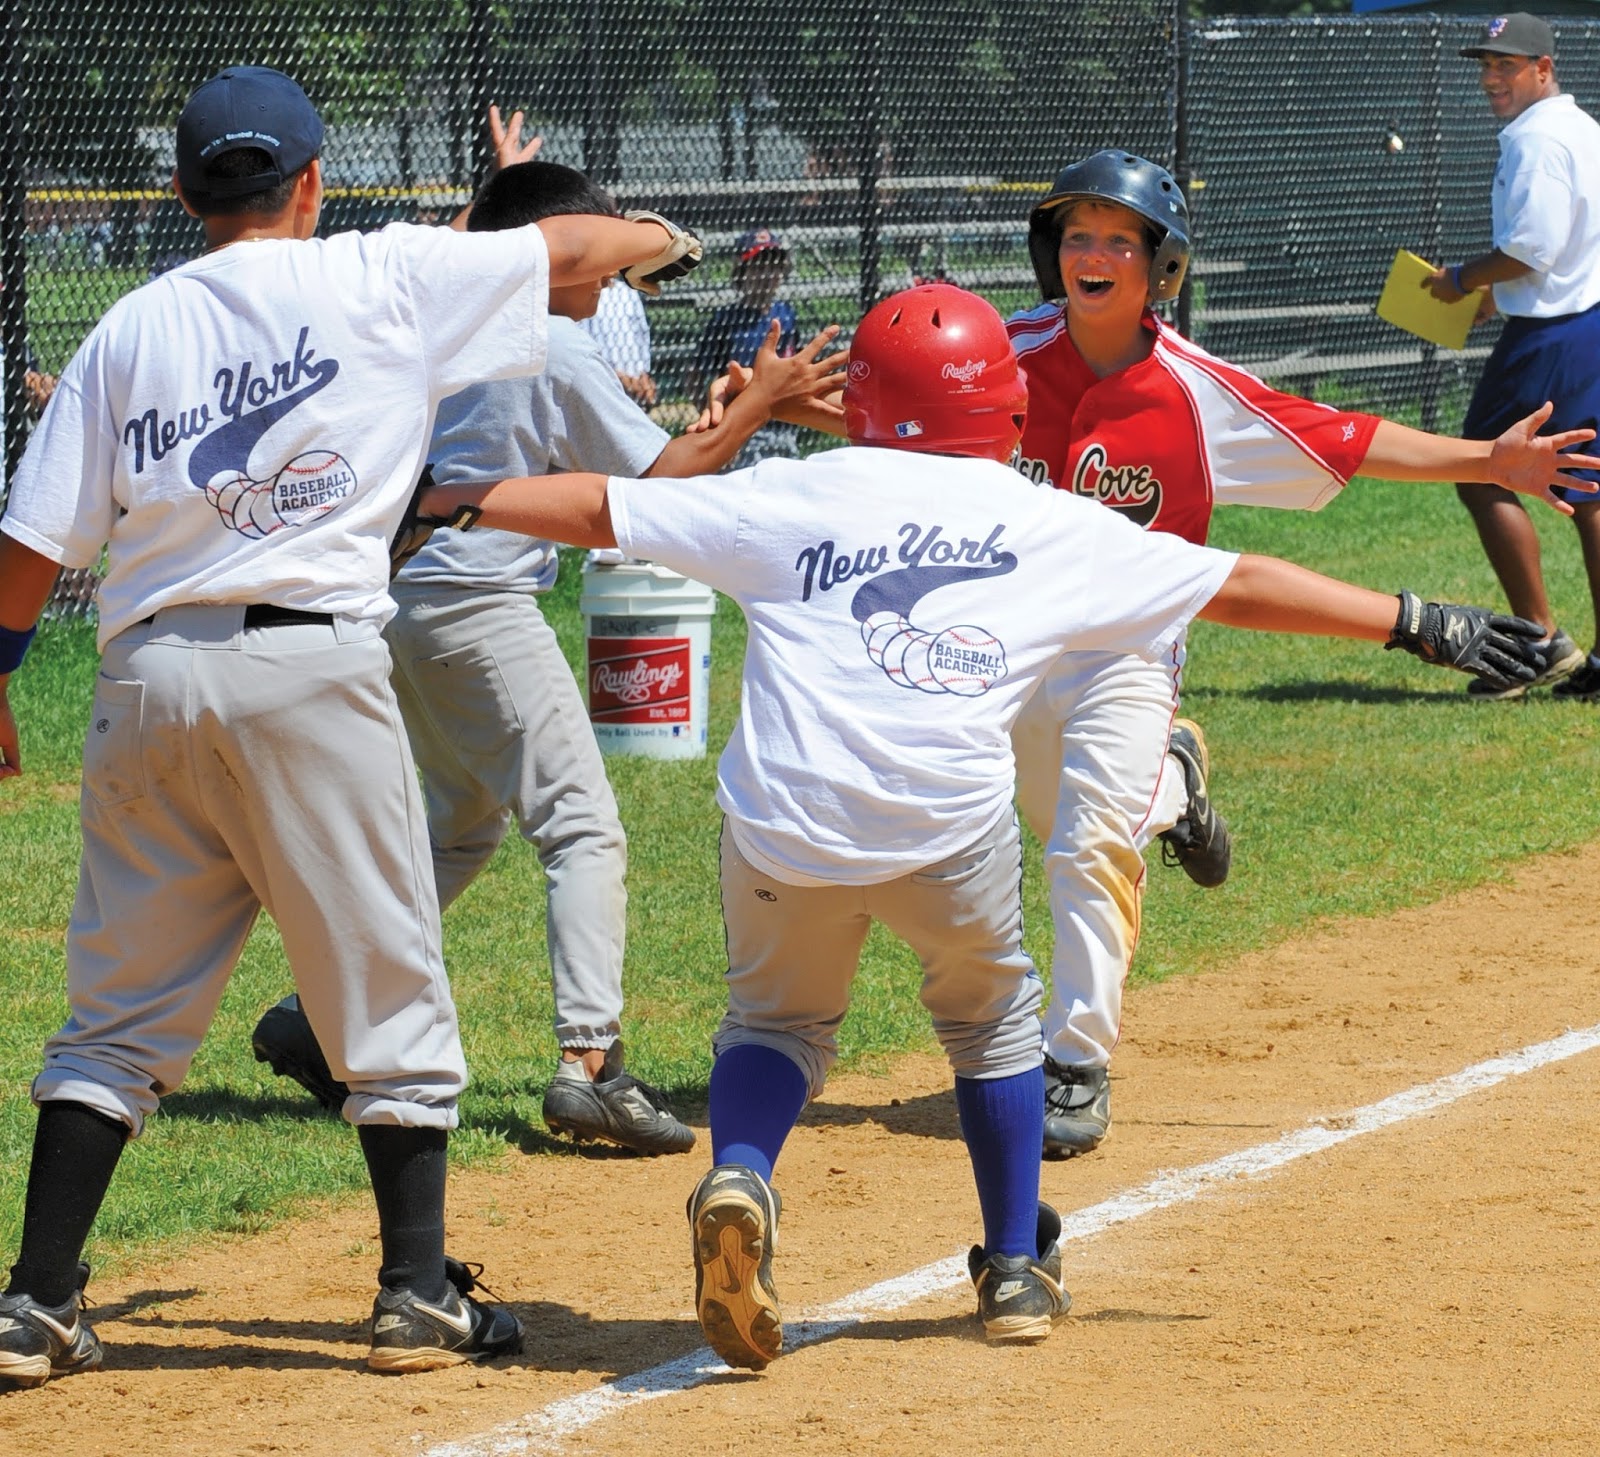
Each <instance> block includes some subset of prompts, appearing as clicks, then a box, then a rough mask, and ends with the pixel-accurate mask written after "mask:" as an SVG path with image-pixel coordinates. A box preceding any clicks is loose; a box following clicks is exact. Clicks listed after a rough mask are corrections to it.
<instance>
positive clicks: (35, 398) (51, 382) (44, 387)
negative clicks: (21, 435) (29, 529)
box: [0, 283, 56, 484]
mask: <svg viewBox="0 0 1600 1457" xmlns="http://www.w3.org/2000/svg"><path fill="white" fill-rule="evenodd" d="M4 292H5V284H4V283H0V293H4ZM3 317H4V313H3V310H0V318H3ZM5 342H6V341H5V338H4V334H3V331H0V383H3V382H4V380H5V359H6V349H5ZM23 357H24V358H25V359H26V361H27V373H26V374H25V375H24V382H25V389H26V400H27V409H28V418H29V419H30V420H37V419H38V418H39V416H40V415H42V414H43V413H44V407H45V406H46V405H48V404H49V403H50V396H51V395H52V394H54V393H55V388H56V377H55V375H53V374H46V373H45V372H44V371H43V370H42V369H40V368H39V361H38V359H37V358H36V357H35V355H34V352H33V346H32V345H29V344H24V346H23ZM5 458H6V413H5V410H4V409H3V408H0V472H3V471H4V468H5ZM0 484H3V483H0Z"/></svg>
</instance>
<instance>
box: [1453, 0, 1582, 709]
mask: <svg viewBox="0 0 1600 1457" xmlns="http://www.w3.org/2000/svg"><path fill="white" fill-rule="evenodd" d="M1461 54H1462V55H1463V56H1467V57H1470V58H1472V59H1473V60H1476V61H1477V63H1478V70H1479V77H1480V82H1481V84H1482V86H1483V91H1484V94H1485V95H1486V96H1487V97H1488V99H1489V109H1490V110H1491V111H1493V112H1494V114H1495V116H1496V117H1498V118H1499V119H1501V120H1502V121H1503V122H1505V126H1504V128H1503V129H1502V131H1501V133H1500V162H1499V165H1498V166H1497V167H1496V168H1495V174H1494V190H1493V193H1492V215H1493V235H1494V246H1493V248H1491V249H1490V250H1489V252H1487V253H1480V254H1479V255H1477V256H1476V257H1474V258H1469V259H1467V260H1466V262H1464V263H1458V264H1454V265H1451V266H1448V267H1445V268H1441V269H1439V270H1438V271H1437V272H1436V273H1434V275H1433V276H1432V278H1430V279H1429V280H1428V282H1427V284H1426V287H1428V288H1429V289H1430V291H1431V292H1432V293H1433V295H1434V297H1435V298H1438V299H1441V300H1443V301H1445V302H1447V303H1449V302H1453V301H1455V300H1456V299H1459V298H1462V297H1463V296H1464V295H1466V294H1467V293H1470V292H1473V291H1474V290H1484V296H1483V298H1484V301H1483V307H1482V309H1481V310H1480V313H1479V318H1480V320H1481V319H1484V318H1488V317H1490V316H1492V315H1493V314H1494V313H1495V312H1499V313H1500V314H1502V315H1504V316H1505V320H1506V324H1505V328H1504V330H1503V331H1502V333H1501V335H1500V338H1499V340H1498V342H1497V343H1496V344H1495V347H1494V351H1493V353H1491V354H1490V356H1489V359H1488V362H1487V363H1486V364H1485V365H1484V369H1483V377H1482V379H1480V380H1479V382H1478V388H1477V390H1476V391H1475V392H1474V394H1473V397H1472V403H1471V404H1470V405H1469V406H1468V407H1467V416H1466V419H1465V421H1464V422H1463V424H1462V427H1461V433H1462V435H1464V436H1466V437H1467V438H1468V439H1472V440H1489V439H1493V438H1494V436H1496V435H1497V434H1499V433H1500V431H1501V430H1502V429H1504V427H1505V426H1506V425H1508V424H1510V423H1511V422H1512V421H1513V420H1516V419H1519V418H1521V416H1523V415H1525V414H1527V413H1528V411H1529V409H1531V408H1536V407H1537V406H1539V405H1542V404H1543V403H1544V402H1545V401H1546V400H1550V401H1553V402H1554V404H1555V413H1554V414H1553V415H1552V416H1551V419H1550V422H1549V428H1550V429H1552V430H1571V429H1575V428H1578V427H1581V426H1594V425H1596V424H1597V423H1600V370H1597V369H1596V368H1595V361H1596V359H1600V124H1597V123H1596V122H1595V120H1594V118H1593V117H1591V116H1590V115H1589V114H1588V113H1587V112H1585V111H1582V110H1580V109H1579V107H1578V105H1577V103H1576V102H1575V101H1574V100H1573V99H1572V97H1570V96H1567V95H1564V94H1563V93H1562V90H1561V87H1560V86H1559V85H1558V84H1557V82H1556V75H1555V37H1554V35H1553V34H1552V33H1551V30H1550V27H1549V25H1547V24H1546V23H1545V22H1544V21H1542V20H1540V19H1539V18H1538V17H1537V16H1533V15H1528V14H1526V13H1523V12H1520V11H1519V12H1517V13H1516V14H1513V15H1499V16H1491V17H1490V18H1489V19H1488V20H1487V21H1485V23H1484V27H1483V32H1482V35H1481V37H1480V38H1479V39H1478V40H1476V41H1475V42H1473V44H1471V45H1469V46H1466V47H1464V48H1463V49H1462V51H1461ZM1578 474H1580V475H1584V474H1586V473H1585V472H1581V471H1580V472H1578ZM1457 490H1458V491H1459V492H1460V495H1461V499H1462V501H1463V503H1465V505H1466V508H1467V510H1468V511H1469V512H1470V513H1471V514H1472V520H1473V523H1474V524H1475V525H1476V526H1477V528H1478V536H1479V538H1480V539H1481V540H1482V542H1483V547H1484V550H1485V551H1486V552H1487V553H1488V556H1489V563H1490V565H1491V566H1492V567H1493V568H1494V570H1495V575H1496V576H1497V577H1499V579H1500V586H1501V588H1502V589H1503V590H1504V592H1505V594H1506V598H1507V600H1508V601H1509V602H1510V604H1511V610H1512V611H1513V612H1515V613H1518V614H1519V615H1521V616H1523V617H1526V618H1530V619H1531V620H1533V621H1535V622H1539V623H1542V624H1543V625H1544V626H1545V627H1546V628H1547V629H1548V630H1549V632H1550V633H1551V636H1552V638H1553V642H1552V645H1551V646H1552V649H1553V650H1552V651H1551V652H1550V654H1549V658H1548V661H1549V664H1550V666H1549V667H1548V669H1546V671H1545V672H1544V673H1542V674H1541V675H1540V676H1539V677H1538V678H1536V679H1535V680H1534V684H1535V685H1537V684H1540V683H1554V684H1555V688H1554V689H1553V692H1554V694H1555V696H1557V697H1558V698H1565V699H1570V700H1575V701H1581V702H1588V703H1594V702H1600V502H1597V501H1596V500H1595V499H1594V498H1593V497H1592V496H1590V497H1586V496H1582V495H1579V494H1576V493H1573V492H1567V491H1563V492H1562V493H1561V494H1562V495H1563V496H1565V497H1566V499H1568V500H1570V501H1571V502H1572V504H1573V517H1572V521H1573V525H1575V526H1576V527H1577V528H1578V538H1579V540H1580V541H1581V542H1582V544H1583V560H1584V563H1585V565H1586V567H1587V568H1588V574H1589V591H1590V595H1591V596H1592V598H1593V599H1594V615H1595V637H1594V638H1592V639H1591V642H1592V643H1594V644H1595V650H1594V651H1592V652H1590V653H1589V655H1588V658H1587V660H1585V658H1584V654H1583V652H1582V650H1581V649H1580V648H1578V647H1577V646H1576V645H1575V644H1574V643H1573V642H1572V640H1571V638H1569V637H1568V636H1567V635H1566V634H1565V633H1564V632H1562V631H1561V630H1560V629H1559V628H1558V627H1557V626H1556V621H1555V616H1554V614H1553V612H1552V611H1551V608H1550V602H1549V598H1548V597H1547V595H1546V593H1545V586H1544V575H1543V572H1542V571H1541V568H1540V559H1539V538H1538V536H1537V534H1536V533H1535V531H1534V527H1533V523H1532V522H1531V521H1530V520H1529V519H1528V513H1527V512H1526V511H1525V510H1524V509H1523V507H1522V505H1521V503H1520V502H1519V501H1518V500H1517V498H1516V497H1515V496H1513V495H1512V494H1511V492H1509V491H1506V490H1502V489H1501V488H1500V487H1498V486H1492V485H1487V484H1483V483H1475V482H1462V483H1461V484H1460V485H1458V486H1457ZM1528 686H1530V685H1524V684H1518V685H1516V686H1515V687H1511V688H1491V687H1489V686H1488V685H1487V684H1484V683H1477V682H1475V683H1472V684H1469V685H1468V689H1467V691H1468V693H1469V695H1470V696H1471V697H1473V698H1476V699H1485V700H1494V699H1504V698H1516V697H1520V696H1522V695H1523V694H1524V693H1526V692H1527V688H1528Z"/></svg>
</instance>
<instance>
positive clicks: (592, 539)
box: [418, 471, 617, 546]
mask: <svg viewBox="0 0 1600 1457" xmlns="http://www.w3.org/2000/svg"><path fill="white" fill-rule="evenodd" d="M606 479H607V478H606V477H605V476H602V475H595V474H593V473H592V472H586V471H573V472H571V473H569V474H565V475H553V476H514V477H512V478H510V479H508V480H504V481H496V482H495V483H494V484H493V485H490V486H484V485H475V486H467V485H460V486H434V487H433V488H432V489H431V490H429V491H425V492H424V493H423V495H422V499H421V500H420V501H419V502H418V512H419V514H420V515H421V516H422V517H424V518H429V517H432V518H436V519H440V520H444V519H448V518H449V517H450V515H451V514H452V513H453V512H454V511H455V510H456V508H457V507H460V506H476V507H477V508H478V509H479V510H480V511H481V513H482V514H481V515H480V516H478V517H477V518H476V520H475V522H474V524H475V525H480V526H492V527H494V528H495V529H496V530H499V531H519V532H521V533H522V534H523V535H524V536H540V537H544V538H545V539H546V540H548V541H563V542H566V543H567V544H568V545H569V546H615V545H616V544H617V535H616V533H615V532H614V531H613V530H612V529H611V508H610V507H609V505H608V504H607V503H606Z"/></svg>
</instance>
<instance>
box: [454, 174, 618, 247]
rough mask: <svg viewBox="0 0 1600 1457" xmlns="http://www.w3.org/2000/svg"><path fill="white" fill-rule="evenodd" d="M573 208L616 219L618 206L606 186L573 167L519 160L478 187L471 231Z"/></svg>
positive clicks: (556, 214) (524, 221)
mask: <svg viewBox="0 0 1600 1457" xmlns="http://www.w3.org/2000/svg"><path fill="white" fill-rule="evenodd" d="M574 213H579V214H584V215H586V216H594V217H603V218H614V217H616V216H617V205H616V203H615V202H614V201H613V200H612V197H611V194H610V193H609V192H607V191H606V190H605V188H603V187H601V186H599V185H598V184H597V183H594V182H591V181H590V180H589V179H588V178H587V177H585V176H584V175H583V173H581V172H577V171H574V170H573V169H572V168H571V167H563V166H562V165H561V164H560V163H559V162H518V163H517V164H516V165H515V166H512V167H506V168H503V169H502V170H500V171H499V172H496V173H495V174H494V176H493V177H491V178H490V179H489V180H488V181H487V182H485V183H484V184H483V186H482V187H480V188H479V189H478V195H477V196H476V197H475V198H474V199H473V200H472V211H471V212H470V213H468V214H467V231H468V232H469V233H497V232H499V231H500V230H501V229H502V228H520V227H524V226H526V225H527V224H528V223H536V222H538V221H539V219H540V218H554V217H563V216H567V215H570V214H574Z"/></svg>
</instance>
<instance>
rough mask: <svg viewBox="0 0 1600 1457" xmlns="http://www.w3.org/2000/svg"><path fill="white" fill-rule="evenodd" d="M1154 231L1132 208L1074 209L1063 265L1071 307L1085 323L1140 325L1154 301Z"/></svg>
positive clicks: (1069, 213)
mask: <svg viewBox="0 0 1600 1457" xmlns="http://www.w3.org/2000/svg"><path fill="white" fill-rule="evenodd" d="M1148 227H1149V225H1148V224H1147V223H1146V222H1145V220H1144V219H1143V218H1142V217H1140V216H1139V214H1138V213H1136V212H1134V211H1133V210H1132V209H1131V208H1126V207H1123V206H1121V205H1120V204H1118V203H1114V202H1096V201H1090V200H1088V199H1085V200H1084V201H1082V202H1075V203H1071V204H1069V205H1068V207H1067V210H1066V216H1065V218H1064V219H1063V220H1062V228H1061V245H1060V249H1059V252H1058V255H1057V256H1058V259H1059V261H1060V264H1061V282H1062V283H1063V284H1064V285H1065V288H1066V297H1067V307H1068V308H1069V309H1071V310H1072V312H1073V313H1074V314H1076V315H1078V316H1080V317H1082V318H1106V319H1120V318H1122V317H1123V316H1125V315H1126V316H1127V317H1129V318H1132V319H1135V320H1137V319H1138V318H1139V317H1140V316H1141V315H1142V314H1143V312H1144V308H1145V305H1146V304H1147V303H1148V302H1149V297H1150V263H1151V260H1152V258H1153V257H1154V255H1153V254H1152V252H1151V251H1150V243H1149V239H1148V237H1147V236H1146V234H1147V230H1148Z"/></svg>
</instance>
